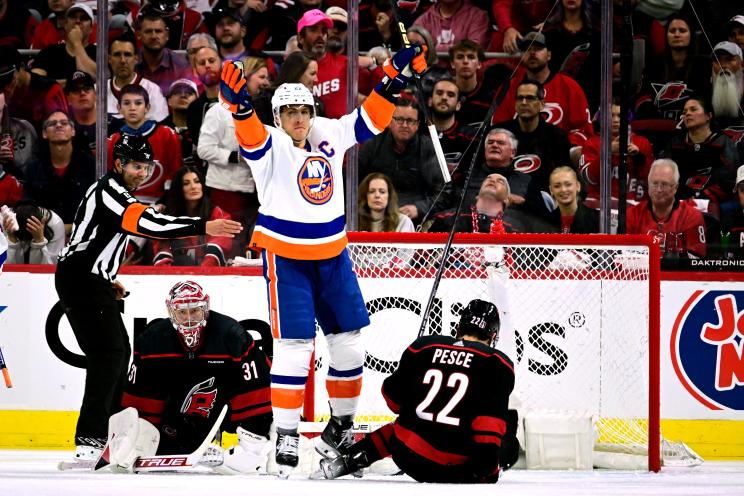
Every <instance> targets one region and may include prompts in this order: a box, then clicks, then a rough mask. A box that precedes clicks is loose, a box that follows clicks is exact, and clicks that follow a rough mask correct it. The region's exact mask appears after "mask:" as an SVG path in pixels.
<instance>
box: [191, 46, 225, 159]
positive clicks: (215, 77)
mask: <svg viewBox="0 0 744 496" xmlns="http://www.w3.org/2000/svg"><path fill="white" fill-rule="evenodd" d="M193 60H194V65H193V67H192V69H193V70H194V75H195V76H196V77H197V78H198V79H199V82H201V84H202V87H203V88H204V90H203V91H202V93H201V94H200V95H199V97H198V98H197V99H196V100H194V101H193V102H191V105H189V108H188V110H187V115H186V127H187V128H188V130H189V136H191V139H192V140H193V142H194V148H196V146H197V145H198V144H199V130H200V129H201V126H202V123H203V122H204V115H205V114H206V113H207V110H209V109H210V108H211V107H212V105H214V104H215V103H217V97H218V96H219V94H220V54H219V53H218V52H217V50H215V49H214V48H212V47H209V46H205V47H201V48H200V49H199V50H197V51H196V53H195V54H194V59H193Z"/></svg>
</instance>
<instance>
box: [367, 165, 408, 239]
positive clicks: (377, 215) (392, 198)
mask: <svg viewBox="0 0 744 496" xmlns="http://www.w3.org/2000/svg"><path fill="white" fill-rule="evenodd" d="M357 202H358V205H357V210H358V215H359V222H358V225H357V229H358V230H359V231H370V232H413V231H414V228H413V222H412V221H411V219H410V218H409V217H408V216H407V215H403V214H401V213H400V212H399V211H398V194H397V193H396V192H395V186H393V183H392V182H391V181H390V178H388V177H387V176H386V175H385V174H382V173H381V172H373V173H371V174H367V176H366V177H365V178H364V179H363V180H362V182H361V184H360V185H359V191H358V194H357Z"/></svg>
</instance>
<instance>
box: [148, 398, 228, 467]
mask: <svg viewBox="0 0 744 496" xmlns="http://www.w3.org/2000/svg"><path fill="white" fill-rule="evenodd" d="M226 415H227V404H225V405H224V406H223V407H222V411H221V412H220V414H219V416H218V417H217V420H215V422H214V425H213V426H212V428H211V429H210V430H209V433H208V434H207V437H205V438H204V441H202V443H201V444H200V445H199V447H198V448H196V449H195V450H194V451H193V452H192V453H190V454H188V455H156V456H141V457H139V458H137V459H136V460H135V461H134V467H133V468H134V472H135V473H145V472H190V471H192V470H193V469H194V466H195V465H196V464H197V463H199V461H200V460H201V458H202V456H203V455H204V452H205V451H206V450H207V447H208V446H209V444H210V443H211V442H212V440H213V439H214V437H215V436H216V435H217V432H218V431H219V430H220V427H221V426H222V421H223V420H224V419H225V416H226Z"/></svg>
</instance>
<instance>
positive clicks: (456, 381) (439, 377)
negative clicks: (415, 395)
mask: <svg viewBox="0 0 744 496" xmlns="http://www.w3.org/2000/svg"><path fill="white" fill-rule="evenodd" d="M422 382H423V383H424V384H429V392H428V393H427V394H426V398H424V400H423V401H422V402H421V403H419V404H418V406H417V407H416V415H418V417H419V418H420V419H422V420H428V421H430V422H432V421H433V422H439V423H440V424H447V425H455V426H459V425H460V419H459V418H457V417H453V416H451V415H450V413H452V410H454V409H455V407H456V406H457V404H458V403H459V402H460V400H462V398H463V397H464V396H465V393H466V392H467V390H468V382H469V379H468V376H467V375H465V374H463V373H462V372H453V373H451V374H449V376H448V377H447V388H448V389H454V390H455V391H454V393H453V394H452V396H451V397H450V400H449V401H448V402H447V404H446V405H444V408H442V409H441V410H440V411H439V412H436V413H431V412H427V411H426V409H427V408H428V407H429V405H431V403H432V402H433V401H434V398H436V397H437V395H438V394H439V393H440V391H441V390H442V384H443V383H444V373H443V372H442V371H441V370H439V369H429V370H427V371H426V374H424V380H423V381H422ZM442 394H447V392H444V391H443V392H442Z"/></svg>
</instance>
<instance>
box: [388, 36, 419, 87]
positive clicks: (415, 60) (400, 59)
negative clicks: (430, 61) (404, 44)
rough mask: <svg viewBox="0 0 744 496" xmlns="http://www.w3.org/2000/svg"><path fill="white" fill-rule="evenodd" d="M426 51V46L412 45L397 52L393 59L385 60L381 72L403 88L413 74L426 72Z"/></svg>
mask: <svg viewBox="0 0 744 496" xmlns="http://www.w3.org/2000/svg"><path fill="white" fill-rule="evenodd" d="M426 50H427V48H426V45H423V46H422V45H419V44H418V43H413V44H412V45H411V46H410V47H408V48H404V49H402V50H399V51H398V52H397V53H396V54H395V55H394V56H393V58H391V59H388V60H386V61H385V63H384V64H383V65H382V70H383V72H384V73H385V75H386V76H387V77H389V78H390V79H391V80H395V81H396V82H397V83H398V84H399V85H401V86H405V84H406V83H407V82H408V80H409V79H410V78H411V76H413V72H415V73H416V74H422V73H424V72H425V71H426ZM411 71H413V72H411Z"/></svg>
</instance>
